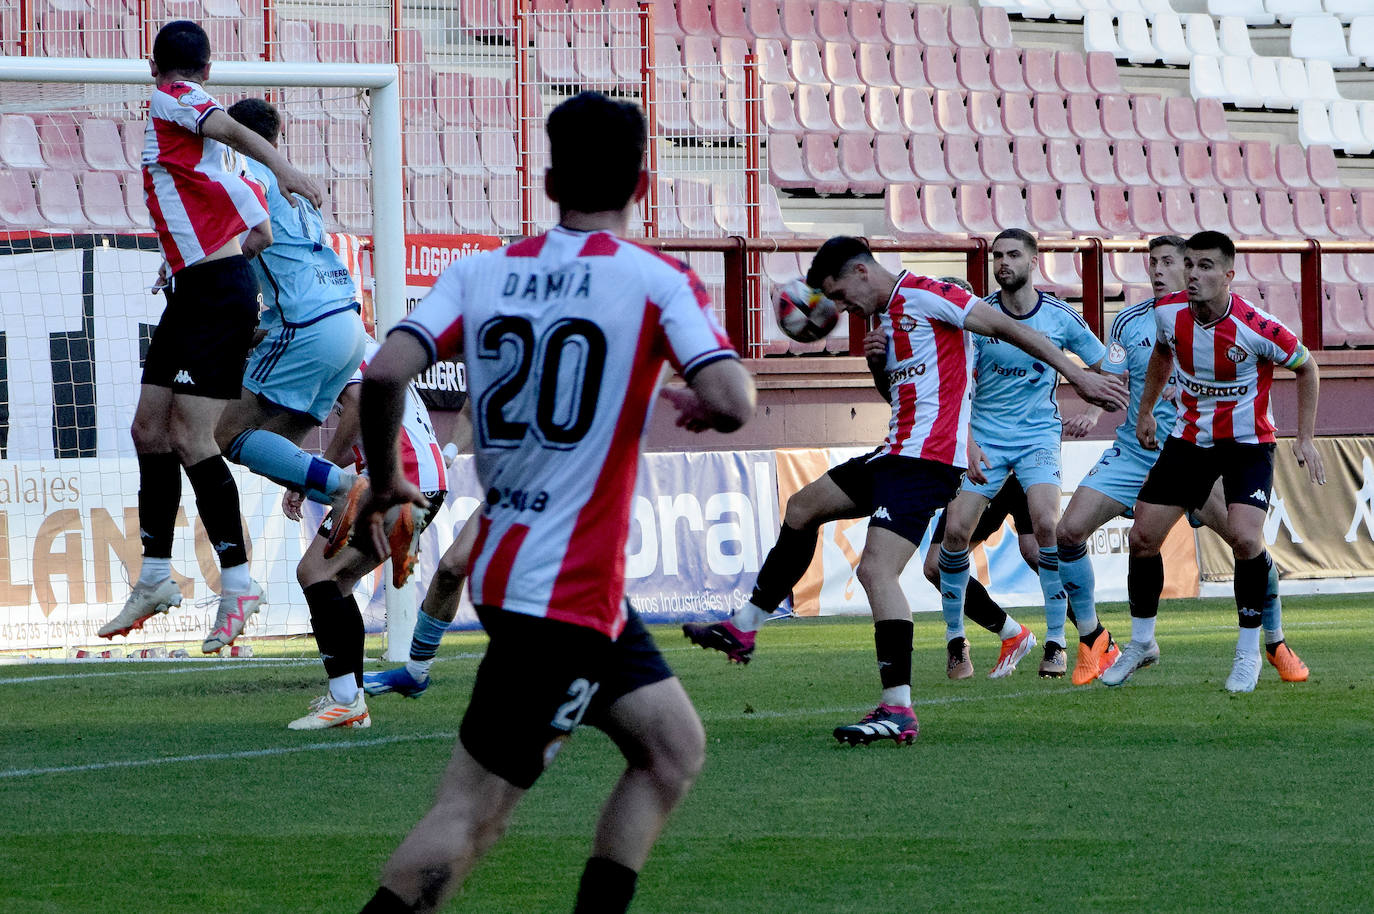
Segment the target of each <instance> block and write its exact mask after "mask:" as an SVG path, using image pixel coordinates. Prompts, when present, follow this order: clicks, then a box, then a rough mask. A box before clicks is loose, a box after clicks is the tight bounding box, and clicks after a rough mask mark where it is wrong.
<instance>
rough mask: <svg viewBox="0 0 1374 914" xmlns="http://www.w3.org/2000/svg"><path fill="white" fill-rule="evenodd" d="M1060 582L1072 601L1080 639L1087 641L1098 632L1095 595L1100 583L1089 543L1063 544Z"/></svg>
mask: <svg viewBox="0 0 1374 914" xmlns="http://www.w3.org/2000/svg"><path fill="white" fill-rule="evenodd" d="M1059 582H1060V583H1061V584H1063V585H1064V595H1065V596H1066V597H1067V598H1068V601H1069V610H1070V611H1071V613H1072V616H1073V620H1074V624H1075V625H1076V626H1077V627H1078V636H1079V637H1080V638H1086V637H1088V636H1089V635H1091V634H1092V633H1093V632H1095V631H1097V600H1096V597H1095V596H1094V591H1095V590H1096V588H1097V579H1096V577H1095V576H1094V574H1093V563H1092V560H1091V559H1089V558H1088V546H1087V544H1086V543H1069V544H1063V543H1061V544H1060V546H1059Z"/></svg>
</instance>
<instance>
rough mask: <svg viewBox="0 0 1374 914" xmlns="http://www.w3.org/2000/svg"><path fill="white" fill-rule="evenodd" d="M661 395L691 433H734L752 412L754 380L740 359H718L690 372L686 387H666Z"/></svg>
mask: <svg viewBox="0 0 1374 914" xmlns="http://www.w3.org/2000/svg"><path fill="white" fill-rule="evenodd" d="M663 398H664V399H665V400H667V401H668V402H669V403H671V404H673V406H674V407H675V408H676V409H677V411H678V417H677V424H678V425H679V426H680V427H682V428H685V429H687V430H688V431H690V432H704V431H706V430H707V429H714V430H715V431H718V432H733V431H736V430H737V429H739V428H740V426H742V425H744V423H746V422H748V421H749V419H750V418H751V417H752V416H753V415H754V404H755V391H754V379H753V378H752V377H750V376H749V372H748V371H746V370H745V368H744V366H743V365H741V364H740V362H739V360H737V359H718V360H716V361H714V362H712V363H711V364H709V365H705V366H703V367H702V368H701V369H700V370H699V371H698V372H697V373H696V374H694V375H692V380H691V381H689V382H688V389H687V390H682V389H679V388H667V387H665V388H664V389H663Z"/></svg>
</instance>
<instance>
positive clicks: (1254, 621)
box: [1235, 551, 1274, 654]
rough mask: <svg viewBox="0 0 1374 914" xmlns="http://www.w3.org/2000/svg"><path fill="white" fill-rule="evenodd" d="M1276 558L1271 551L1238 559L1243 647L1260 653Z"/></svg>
mask: <svg viewBox="0 0 1374 914" xmlns="http://www.w3.org/2000/svg"><path fill="white" fill-rule="evenodd" d="M1273 567H1274V566H1273V562H1272V561H1271V560H1270V558H1269V553H1268V551H1262V552H1260V554H1259V555H1257V556H1255V557H1254V558H1249V559H1236V578H1235V593H1236V614H1237V616H1238V617H1239V621H1240V643H1239V647H1240V648H1241V649H1243V650H1245V651H1246V652H1247V653H1254V654H1258V653H1259V638H1260V623H1261V621H1262V616H1263V607H1264V603H1265V598H1266V593H1267V592H1268V589H1269V572H1270V571H1271V570H1272V569H1273Z"/></svg>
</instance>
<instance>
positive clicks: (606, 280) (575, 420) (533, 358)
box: [392, 227, 738, 637]
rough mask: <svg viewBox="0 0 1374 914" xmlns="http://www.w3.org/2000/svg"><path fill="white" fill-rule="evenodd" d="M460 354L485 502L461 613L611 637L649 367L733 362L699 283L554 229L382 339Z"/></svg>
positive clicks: (655, 261) (466, 268)
mask: <svg viewBox="0 0 1374 914" xmlns="http://www.w3.org/2000/svg"><path fill="white" fill-rule="evenodd" d="M392 332H393V333H395V332H408V333H411V334H414V335H415V336H416V337H417V338H418V339H419V340H420V342H421V343H422V344H423V345H424V346H425V347H426V348H427V349H428V350H429V355H430V358H431V360H437V359H442V358H449V357H453V356H461V358H462V359H463V362H464V363H465V364H466V365H467V370H468V390H469V391H470V392H471V395H472V406H473V428H474V439H475V440H474V448H475V451H476V457H477V461H476V463H477V476H478V479H479V480H480V481H481V484H482V487H483V488H484V489H486V505H485V506H484V507H483V510H482V517H481V520H480V522H479V523H480V525H479V532H478V538H477V542H476V544H475V545H474V547H473V564H472V574H471V583H470V585H469V586H470V587H471V591H472V601H473V603H475V604H478V605H486V606H496V607H501V608H504V609H507V610H511V611H514V612H521V613H527V614H529V615H533V616H544V617H547V618H550V619H557V620H560V621H563V622H571V623H574V624H577V625H583V626H587V627H589V628H593V629H595V630H597V631H600V632H603V633H605V634H606V635H609V636H610V637H616V636H617V635H619V633H620V631H621V630H622V629H623V628H624V625H625V610H624V606H623V603H624V600H623V596H624V589H625V546H626V541H627V539H628V537H629V531H630V509H631V506H632V504H631V503H632V499H633V498H634V492H635V482H636V479H637V475H638V469H639V448H640V439H641V438H642V436H643V433H644V429H645V426H646V425H647V423H648V419H649V414H650V410H651V408H652V406H653V401H654V399H655V395H656V393H657V392H658V387H659V383H660V381H661V380H662V375H663V365H664V363H665V362H669V363H671V364H672V366H673V367H674V368H675V369H677V371H678V372H679V373H680V374H681V375H682V376H683V377H684V378H686V379H688V380H691V378H692V377H693V376H694V375H695V373H696V372H697V371H698V370H700V369H701V368H702V367H703V366H705V365H708V364H710V363H712V362H714V361H716V360H719V359H724V358H737V357H738V356H736V354H735V351H734V350H733V349H732V348H731V346H730V342H729V340H728V338H727V337H726V335H725V333H724V331H723V330H722V329H721V326H720V324H719V323H718V322H717V320H716V318H715V316H714V312H713V310H712V308H711V303H710V300H709V299H708V298H707V295H706V290H705V288H704V287H703V286H702V283H701V280H700V279H698V278H697V276H696V274H695V273H693V272H692V270H691V269H690V268H689V267H687V265H686V264H683V263H680V262H679V261H677V260H674V259H673V258H670V257H665V256H663V255H661V254H658V253H656V252H654V251H651V250H648V249H647V248H642V247H640V246H638V245H635V244H632V243H630V242H627V241H624V240H622V239H620V238H617V237H615V236H614V235H611V234H610V233H607V232H591V233H588V232H577V231H572V230H569V229H565V228H562V227H558V228H554V229H551V230H550V231H549V232H547V233H546V234H544V235H539V236H536V237H533V238H529V239H526V240H524V241H519V242H516V243H515V244H512V245H509V246H507V247H504V248H501V249H499V250H496V251H488V252H484V253H480V254H475V255H473V256H471V257H465V258H463V259H461V260H457V261H455V262H454V263H453V264H452V265H451V266H449V268H448V269H447V270H445V271H444V274H443V275H442V276H440V277H439V280H438V282H437V283H435V286H434V289H433V291H432V292H430V294H429V295H428V296H426V297H425V299H424V300H423V301H422V302H420V304H419V305H418V306H417V307H416V308H415V310H414V311H413V312H411V314H410V316H409V317H407V318H406V319H405V320H404V321H402V322H401V323H400V324H398V325H397V326H396V328H395V329H394V330H393V331H392Z"/></svg>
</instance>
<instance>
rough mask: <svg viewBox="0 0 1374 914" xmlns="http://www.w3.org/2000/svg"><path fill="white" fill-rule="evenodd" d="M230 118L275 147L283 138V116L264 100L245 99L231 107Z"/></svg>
mask: <svg viewBox="0 0 1374 914" xmlns="http://www.w3.org/2000/svg"><path fill="white" fill-rule="evenodd" d="M229 116H230V117H232V118H233V119H234V120H236V121H238V122H239V123H240V124H242V125H243V126H245V127H247V128H248V129H249V130H251V131H253V132H254V133H256V134H257V135H258V136H260V137H262V138H263V139H264V140H266V141H267V142H269V143H271V144H272V145H273V146H276V145H277V140H278V139H280V138H281V115H280V114H278V113H277V109H276V107H275V106H273V105H272V104H271V103H270V102H268V101H267V100H266V99H263V98H245V99H243V100H242V101H238V102H234V103H233V104H232V105H230V106H229Z"/></svg>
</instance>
